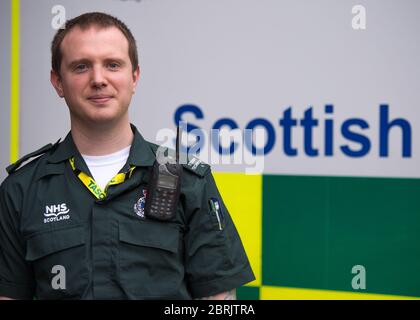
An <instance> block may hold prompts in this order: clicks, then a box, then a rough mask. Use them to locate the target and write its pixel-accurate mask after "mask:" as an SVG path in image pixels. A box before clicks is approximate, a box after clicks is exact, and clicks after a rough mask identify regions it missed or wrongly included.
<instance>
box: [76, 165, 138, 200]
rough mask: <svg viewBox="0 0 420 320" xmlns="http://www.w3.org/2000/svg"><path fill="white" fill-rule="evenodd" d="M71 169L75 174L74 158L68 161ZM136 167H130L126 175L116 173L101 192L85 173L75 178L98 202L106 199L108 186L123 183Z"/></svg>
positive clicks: (80, 173)
mask: <svg viewBox="0 0 420 320" xmlns="http://www.w3.org/2000/svg"><path fill="white" fill-rule="evenodd" d="M69 162H70V165H71V168H72V169H73V171H74V172H75V173H76V172H77V171H79V170H77V169H76V166H75V165H74V157H72V158H70V159H69ZM135 168H136V167H133V166H132V167H130V169H129V170H128V172H127V173H118V174H117V175H116V176H114V177H113V178H112V179H111V181H109V182H108V184H107V185H106V187H105V190H102V189H101V188H100V187H99V186H98V184H97V183H96V181H95V180H94V179H93V178H92V177H90V176H88V175H87V174H86V173H84V172H82V171H80V172H79V173H78V174H77V177H78V178H79V179H80V181H82V183H83V184H84V185H85V187H86V188H87V189H88V190H89V191H90V192H91V193H92V194H93V195H94V196H95V197H96V198H97V199H99V200H102V199H104V198H105V197H106V191H107V189H108V187H109V186H112V185H116V184H120V183H123V182H124V181H125V179H126V177H127V174H128V178H131V175H132V174H133V171H134V169H135Z"/></svg>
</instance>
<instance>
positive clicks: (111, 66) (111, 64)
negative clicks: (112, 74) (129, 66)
mask: <svg viewBox="0 0 420 320" xmlns="http://www.w3.org/2000/svg"><path fill="white" fill-rule="evenodd" d="M119 66H120V65H119V64H118V63H116V62H111V63H109V64H108V68H109V69H111V70H115V69H118V67H119Z"/></svg>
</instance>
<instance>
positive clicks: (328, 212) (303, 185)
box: [262, 175, 420, 296]
mask: <svg viewBox="0 0 420 320" xmlns="http://www.w3.org/2000/svg"><path fill="white" fill-rule="evenodd" d="M263 190H264V192H263V252H262V257H263V260H262V261H263V262H262V268H263V272H262V281H263V285H268V286H282V287H296V288H313V289H327V290H341V291H353V292H367V293H368V292H369V293H382V294H393V295H407V296H420V275H419V270H420V179H394V178H389V179H385V178H355V177H354V178H351V177H347V178H346V177H308V176H306V177H305V176H275V175H265V176H264V177H263ZM355 265H363V266H364V267H365V268H366V286H367V288H366V290H359V291H356V290H354V289H353V288H352V286H351V280H352V278H353V277H354V276H355V275H354V274H352V273H351V270H352V267H353V266H355Z"/></svg>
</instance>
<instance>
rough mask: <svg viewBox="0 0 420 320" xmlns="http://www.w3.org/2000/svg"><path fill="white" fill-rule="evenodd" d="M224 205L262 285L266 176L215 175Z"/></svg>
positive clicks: (258, 283)
mask: <svg viewBox="0 0 420 320" xmlns="http://www.w3.org/2000/svg"><path fill="white" fill-rule="evenodd" d="M214 178H215V180H216V183H217V187H218V189H219V192H220V194H221V195H222V198H223V201H224V203H225V205H226V207H227V208H228V210H229V213H230V214H231V216H232V219H233V220H234V221H235V225H236V228H237V229H238V232H239V235H240V236H241V240H242V242H243V244H244V247H245V251H246V253H247V255H248V258H249V261H250V263H251V267H252V270H253V271H254V274H255V278H256V280H255V281H253V282H251V283H249V285H250V286H259V285H260V284H261V257H262V255H261V252H262V240H261V239H262V175H246V174H242V173H214Z"/></svg>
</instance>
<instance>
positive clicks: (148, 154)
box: [48, 124, 156, 169]
mask: <svg viewBox="0 0 420 320" xmlns="http://www.w3.org/2000/svg"><path fill="white" fill-rule="evenodd" d="M131 130H132V131H133V133H134V139H133V142H132V144H131V149H130V154H129V156H128V160H127V165H133V166H136V167H148V166H152V165H153V163H154V161H155V158H156V156H155V153H154V151H153V149H152V147H151V144H150V143H149V142H147V141H146V140H144V138H143V136H142V135H141V134H140V132H139V131H138V130H137V128H136V126H135V125H133V124H131ZM71 157H75V158H76V166H77V162H78V161H77V160H78V159H81V155H80V153H79V151H78V150H77V148H76V145H75V144H74V142H73V137H72V135H71V132H69V133H68V134H67V136H66V138H65V139H64V141H63V142H62V143H60V144H59V146H58V147H57V149H56V150H55V151H54V152H53V153H52V154H51V156H50V157H49V159H48V162H50V163H59V162H63V161H66V160H68V159H70V158H71ZM80 169H81V168H80Z"/></svg>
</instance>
